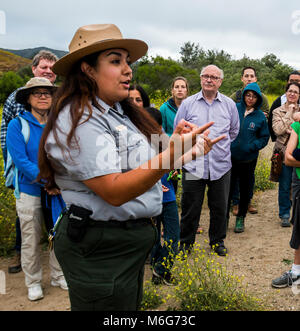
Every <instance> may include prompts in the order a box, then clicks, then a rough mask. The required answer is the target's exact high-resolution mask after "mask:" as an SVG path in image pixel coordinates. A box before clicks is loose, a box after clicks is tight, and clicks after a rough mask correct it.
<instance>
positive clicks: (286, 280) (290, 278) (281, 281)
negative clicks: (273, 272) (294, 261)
mask: <svg viewBox="0 0 300 331" xmlns="http://www.w3.org/2000/svg"><path fill="white" fill-rule="evenodd" d="M298 281H299V282H300V275H298V276H294V275H293V274H292V271H291V270H290V271H287V272H285V273H284V274H283V275H282V276H280V277H278V278H275V279H273V280H272V286H273V287H276V288H283V287H288V286H292V285H293V283H295V282H298Z"/></svg>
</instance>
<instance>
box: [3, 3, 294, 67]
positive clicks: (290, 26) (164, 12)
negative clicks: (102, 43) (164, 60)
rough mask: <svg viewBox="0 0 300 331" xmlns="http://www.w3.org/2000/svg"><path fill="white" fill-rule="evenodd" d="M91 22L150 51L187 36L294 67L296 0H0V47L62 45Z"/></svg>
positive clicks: (170, 50) (167, 51) (171, 50)
mask: <svg viewBox="0 0 300 331" xmlns="http://www.w3.org/2000/svg"><path fill="white" fill-rule="evenodd" d="M4 23H5V24H4ZM95 23H114V24H116V25H117V26H118V27H119V28H120V30H121V31H122V33H123V36H124V37H128V38H137V39H142V40H144V41H146V42H147V44H148V45H149V54H150V55H157V54H159V55H162V56H164V57H167V56H170V57H172V58H173V59H178V58H179V51H180V47H181V46H182V45H183V44H184V42H187V41H191V42H194V43H196V44H199V45H200V46H201V47H203V48H204V49H218V50H221V49H223V50H225V51H226V52H228V53H230V54H231V55H233V57H234V58H236V59H239V58H241V57H242V56H243V54H246V55H247V56H249V57H251V58H261V57H263V56H264V55H265V54H266V53H274V54H275V55H277V56H278V57H279V58H280V59H281V61H282V62H283V63H287V64H289V65H291V66H293V67H295V68H297V69H300V1H299V0H289V1H288V2H285V1H282V0H272V1H271V0H252V1H247V2H242V1H236V0H226V1H220V0H180V1H179V0H151V1H150V0H139V1H138V0H127V1H125V0H105V1H104V0H82V1H78V0H51V1H41V0H39V1H37V0H26V1H17V0H1V3H0V47H1V48H10V49H23V48H32V47H37V46H47V47H50V48H55V49H60V50H68V45H69V42H70V41H71V39H72V37H73V34H74V32H75V31H76V30H77V28H78V27H80V26H82V25H86V24H95Z"/></svg>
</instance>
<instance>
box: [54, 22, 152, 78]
mask: <svg viewBox="0 0 300 331" xmlns="http://www.w3.org/2000/svg"><path fill="white" fill-rule="evenodd" d="M111 48H122V49H125V50H127V51H128V53H129V56H130V61H131V62H135V61H137V60H138V59H139V58H141V57H142V56H144V55H145V54H146V53H147V50H148V45H147V44H146V43H145V42H144V41H142V40H138V39H125V38H123V36H122V33H121V31H120V30H119V28H118V27H117V26H116V25H114V24H91V25H85V26H82V27H80V28H79V29H78V30H77V31H76V32H75V34H74V37H73V39H72V40H71V42H70V45H69V53H68V54H67V55H65V56H63V57H62V58H61V59H59V60H58V61H57V62H56V63H55V64H54V66H53V68H52V70H53V71H54V72H55V73H56V74H57V75H61V76H66V75H67V74H68V73H69V71H70V70H71V68H72V66H73V65H74V64H75V63H76V62H77V61H79V60H80V59H82V58H83V57H85V56H87V55H90V54H93V53H96V52H99V51H104V50H107V49H111Z"/></svg>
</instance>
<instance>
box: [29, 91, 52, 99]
mask: <svg viewBox="0 0 300 331" xmlns="http://www.w3.org/2000/svg"><path fill="white" fill-rule="evenodd" d="M31 94H32V95H33V96H34V97H35V98H41V97H42V95H43V96H45V98H47V99H49V98H51V97H52V93H51V92H49V91H47V92H40V91H33V92H32V93H31Z"/></svg>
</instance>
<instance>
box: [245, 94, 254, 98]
mask: <svg viewBox="0 0 300 331" xmlns="http://www.w3.org/2000/svg"><path fill="white" fill-rule="evenodd" d="M245 97H246V98H248V99H257V95H255V94H245Z"/></svg>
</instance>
